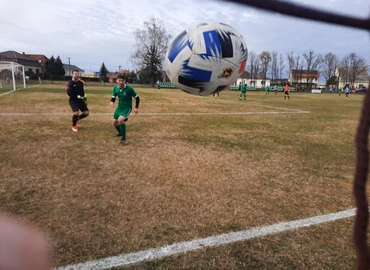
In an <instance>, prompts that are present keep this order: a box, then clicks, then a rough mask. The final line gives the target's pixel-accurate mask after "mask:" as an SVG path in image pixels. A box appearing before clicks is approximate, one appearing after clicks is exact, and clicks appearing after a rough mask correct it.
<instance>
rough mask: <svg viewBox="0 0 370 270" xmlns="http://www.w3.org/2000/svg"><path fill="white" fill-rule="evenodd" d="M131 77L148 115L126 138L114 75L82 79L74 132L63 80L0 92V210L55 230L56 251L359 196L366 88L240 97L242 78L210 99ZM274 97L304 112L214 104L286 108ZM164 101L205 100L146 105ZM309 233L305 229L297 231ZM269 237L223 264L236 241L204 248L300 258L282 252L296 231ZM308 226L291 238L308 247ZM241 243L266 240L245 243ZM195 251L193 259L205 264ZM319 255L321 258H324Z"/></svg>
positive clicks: (237, 261)
mask: <svg viewBox="0 0 370 270" xmlns="http://www.w3.org/2000/svg"><path fill="white" fill-rule="evenodd" d="M136 90H137V92H138V93H139V94H140V96H141V100H142V102H141V106H140V112H141V113H143V115H140V114H139V115H132V116H130V120H129V122H128V124H127V136H128V143H127V145H124V146H121V145H119V143H118V140H117V139H116V138H112V135H114V134H115V133H116V132H115V129H114V128H113V127H112V123H111V122H112V114H113V111H112V110H110V109H109V108H108V107H107V105H108V103H109V100H110V91H111V89H110V88H96V87H87V88H86V92H87V94H88V98H89V108H90V110H91V116H89V118H87V119H86V120H82V122H83V126H82V127H81V128H80V130H79V132H78V133H73V132H72V131H71V130H70V125H71V124H70V122H71V112H70V108H69V107H68V99H67V96H66V94H65V90H64V88H63V87H62V86H44V85H43V86H42V87H38V88H32V89H27V90H22V91H19V92H15V93H12V94H10V95H6V96H3V97H0V119H1V122H2V129H1V130H0V141H1V146H0V147H1V148H0V150H1V159H0V162H1V164H0V165H1V166H0V174H1V178H2V180H1V181H0V210H2V211H6V212H10V213H13V214H16V215H18V216H21V217H23V218H24V219H25V220H28V221H30V222H32V223H34V224H36V225H37V226H39V227H41V228H43V229H44V230H45V231H47V232H49V233H50V234H51V236H52V238H53V240H54V245H55V258H56V264H57V265H65V264H68V263H75V262H81V261H85V260H91V259H96V258H102V257H107V256H111V255H116V254H120V253H127V252H134V251H139V250H142V249H147V248H152V247H157V246H161V245H166V244H171V243H174V242H179V241H185V240H191V239H194V238H199V237H206V236H210V235H216V234H220V233H226V232H231V231H237V230H244V229H248V228H252V227H255V226H263V225H269V224H274V223H277V222H281V221H290V220H295V219H300V218H306V217H310V216H315V215H320V214H326V213H331V212H337V211H340V210H345V209H348V208H352V207H353V205H352V193H351V180H352V173H353V166H354V149H353V136H354V132H355V128H356V125H357V118H358V115H359V110H360V107H361V100H362V96H356V95H351V99H348V100H346V99H345V98H344V97H341V98H339V97H337V96H332V97H329V96H326V95H320V96H316V95H308V94H292V95H291V96H292V99H291V100H290V101H289V102H288V101H284V100H283V99H282V95H281V94H279V95H276V96H275V95H273V94H272V95H271V94H270V96H264V95H263V93H248V100H247V101H246V102H245V101H241V102H239V100H238V92H231V91H228V92H222V93H221V98H220V99H214V98H212V97H193V96H190V95H187V94H185V93H181V92H180V91H178V90H161V91H157V90H154V89H141V88H137V89H136ZM264 106H269V107H268V108H267V107H264ZM270 107H282V108H288V109H292V110H305V111H310V112H311V113H310V114H294V113H292V114H275V115H257V114H255V115H254V114H250V115H227V114H225V115H218V114H217V113H225V112H226V113H227V112H251V113H257V112H273V111H274V112H276V111H281V112H285V110H279V109H278V108H270ZM171 112H173V113H184V112H185V113H191V112H197V113H199V112H207V113H208V112H209V113H211V114H209V115H186V116H180V115H176V116H171V115H150V113H171ZM1 113H43V114H46V115H42V116H40V115H32V116H19V115H14V116H10V115H7V116H4V115H1ZM212 113H214V114H212ZM54 114H58V115H54ZM94 114H95V115H94ZM144 114H145V115H144ZM346 222H347V221H345V222H344V224H345V225H346V226H345V229H348V228H349V227H350V226H348V223H346ZM328 226H329V225H328ZM343 230H344V229H343ZM328 231H330V230H328ZM315 233H316V232H315V229H314V230H313V231H307V232H305V235H304V237H308V238H310V237H313V236H314V235H315ZM338 233H339V232H337V231H335V230H334V231H332V237H333V238H338V239H339V238H340V235H339V234H338ZM306 234H307V235H308V236H306ZM285 235H289V237H290V236H291V235H294V233H287V234H285ZM274 237H277V238H278V240H276V241H277V242H278V243H276V244H275V243H274V242H272V243H270V242H269V241H270V240H269V239H270V238H269V237H267V238H266V239H263V240H260V239H256V240H252V241H249V242H248V243H245V244H240V245H241V247H239V248H237V250H240V254H239V253H238V254H236V255H234V256H235V258H234V260H233V261H232V262H230V264H228V262H229V257H227V256H223V255H222V256H221V257H220V256H219V254H223V253H224V252H225V250H228V249H230V247H223V248H216V249H214V251H212V253H211V254H214V255H211V256H209V255H207V260H211V259H212V257H213V256H215V257H214V258H213V260H216V261H217V263H216V265H220V264H224V265H226V266H227V265H229V266H230V267H226V268H225V269H227V268H228V269H232V268H238V267H239V266H238V265H242V266H243V267H246V266H248V265H249V264H248V263H247V262H251V263H252V261H253V260H254V259H253V258H256V260H258V261H259V263H263V261H264V260H265V259H266V258H265V257H264V256H266V255H265V254H264V250H267V249H269V248H271V247H272V248H274V247H275V248H281V249H284V252H285V253H284V254H285V255H284V256H287V257H289V258H290V260H295V259H296V258H297V260H300V259H299V258H298V257H297V255H296V252H295V251H294V250H292V252H289V245H294V241H293V240H292V241H290V242H289V243H285V242H284V236H273V237H272V238H274ZM292 237H293V236H292ZM304 237H303V236H302V237H301V238H300V239H299V241H303V242H304V244H302V245H308V246H307V247H305V250H306V249H307V250H313V247H314V246H315V245H317V244H319V243H317V241H319V240H316V239H313V240H312V244H311V243H310V241H307V240H305V239H304ZM279 239H280V240H279ZM279 241H280V242H279ZM335 243H337V242H335V241H334V242H333V245H335ZM247 244H248V245H249V244H252V245H253V246H255V247H256V246H258V247H260V248H259V249H256V250H254V251H253V252H254V253H253V254H250V253H245V252H244V249H245V248H244V246H245V245H247ZM339 250H342V249H341V248H339ZM346 250H347V249H346ZM238 252H239V251H238ZM333 252H337V248H335V249H334V248H333ZM199 254H202V252H200V253H199ZM186 256H188V255H186ZM186 256H185V257H186ZM189 256H190V257H191V256H193V255H189ZM270 256H273V257H274V256H275V257H274V258H272V259H271V260H275V261H277V262H278V263H279V265H280V266H279V267H276V268H280V269H284V268H285V267H284V266H285V265H284V262H286V263H287V264H286V266H287V267H286V268H285V269H287V268H291V269H294V267H290V261H285V260H280V259H279V258H280V257H281V254H280V253H279V252H275V253H274V252H272V253H271V254H270ZM328 256H329V257H330V256H334V255H333V254H332V253H330V252H328ZM190 257H186V258H189V259H185V261H182V263H183V264H182V268H183V269H186V268H196V269H198V266H196V265H198V264H197V262H196V260H197V258H198V257H199V256H198V255H195V258H193V257H191V259H190ZM201 257H202V256H201ZM201 257H200V258H199V267H200V268H204V269H206V268H208V267H207V266H206V265H203V264H202V261H203V259H204V258H201ZM305 258H307V260H309V255H307V256H306V257H305ZM351 258H352V259H351V260H352V261H351V262H350V264H349V265H348V266H349V267H351V266H350V265H352V264H353V254H352V255H351ZM175 260H176V259H175ZM181 260H182V259H181ZM194 260H195V262H194ZM220 260H221V261H220ZM222 260H225V261H222ZM305 260H306V259H305ZM173 263H174V262H171V260H169V262H168V266H167V265H166V264H167V262H166V260H165V262H164V264H162V263H161V267H162V268H161V269H171V268H172V265H173ZM187 263H188V264H187ZM208 263H209V261H207V264H208ZM246 263H247V264H246ZM256 265H257V266H258V265H260V264H258V263H257V264H256ZM294 265H296V264H293V266H294ZM333 265H334V266H333V268H338V269H340V268H341V267H339V266H342V264H341V265H335V264H333ZM187 266H188V267H187ZM300 266H301V264H297V266H296V267H297V268H300ZM138 267H139V266H138ZM143 267H147V266H143ZM148 267H149V266H148ZM166 267H167V268H166ZM243 267H239V268H243ZM325 267H326V266H325V265H322V268H325ZM210 268H211V267H210ZM262 268H263V267H262ZM267 268H268V267H267ZM272 268H274V267H272ZM313 268H321V267H320V263H318V264H315V267H313ZM329 268H330V267H329ZM172 269H173V268H172ZM214 269H217V267H216V266H215V267H214Z"/></svg>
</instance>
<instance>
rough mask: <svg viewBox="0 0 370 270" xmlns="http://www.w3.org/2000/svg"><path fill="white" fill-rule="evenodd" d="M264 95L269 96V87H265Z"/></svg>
mask: <svg viewBox="0 0 370 270" xmlns="http://www.w3.org/2000/svg"><path fill="white" fill-rule="evenodd" d="M265 95H270V85H266V86H265Z"/></svg>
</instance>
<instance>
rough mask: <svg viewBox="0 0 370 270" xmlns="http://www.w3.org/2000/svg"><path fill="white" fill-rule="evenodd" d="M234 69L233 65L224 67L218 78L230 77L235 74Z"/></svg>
mask: <svg viewBox="0 0 370 270" xmlns="http://www.w3.org/2000/svg"><path fill="white" fill-rule="evenodd" d="M233 71H234V69H233V68H232V67H228V68H224V70H223V71H222V74H220V75H218V78H219V79H221V78H229V77H230V76H231V75H232V74H233Z"/></svg>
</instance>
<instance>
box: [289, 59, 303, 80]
mask: <svg viewBox="0 0 370 270" xmlns="http://www.w3.org/2000/svg"><path fill="white" fill-rule="evenodd" d="M288 61H289V68H290V72H292V76H293V79H292V80H293V83H298V82H301V81H302V74H303V61H302V59H301V55H300V54H299V53H297V54H296V55H295V56H294V53H293V52H291V54H290V55H288ZM293 70H294V72H293Z"/></svg>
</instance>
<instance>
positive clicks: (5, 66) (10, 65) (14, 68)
mask: <svg viewBox="0 0 370 270" xmlns="http://www.w3.org/2000/svg"><path fill="white" fill-rule="evenodd" d="M18 68H21V69H22V71H21V72H22V77H23V87H24V88H26V74H25V71H24V66H23V65H21V64H18V63H15V62H10V61H0V72H1V71H2V70H9V71H11V72H12V81H13V90H14V91H15V90H17V85H16V80H15V74H16V72H18ZM0 85H1V82H0Z"/></svg>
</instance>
